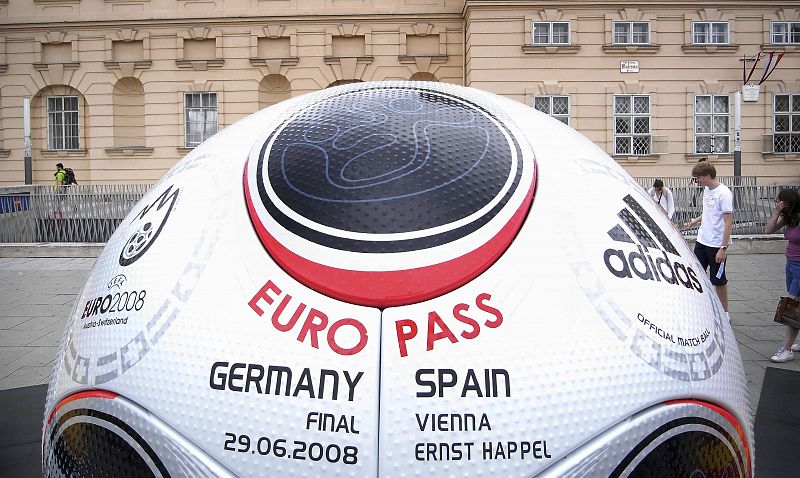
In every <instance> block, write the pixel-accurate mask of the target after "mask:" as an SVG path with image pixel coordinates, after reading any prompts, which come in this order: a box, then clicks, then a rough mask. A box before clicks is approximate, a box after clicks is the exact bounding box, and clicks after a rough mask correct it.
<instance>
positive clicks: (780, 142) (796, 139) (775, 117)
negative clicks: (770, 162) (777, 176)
mask: <svg viewBox="0 0 800 478" xmlns="http://www.w3.org/2000/svg"><path fill="white" fill-rule="evenodd" d="M772 104H773V114H772V133H773V136H772V137H773V145H772V148H773V149H772V150H773V151H775V152H776V153H800V94H796V93H795V94H776V95H775V98H774V101H773V102H772Z"/></svg>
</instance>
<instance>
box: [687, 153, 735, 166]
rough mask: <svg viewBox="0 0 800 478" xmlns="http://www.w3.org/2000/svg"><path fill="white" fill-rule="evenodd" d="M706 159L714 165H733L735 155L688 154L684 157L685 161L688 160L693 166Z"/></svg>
mask: <svg viewBox="0 0 800 478" xmlns="http://www.w3.org/2000/svg"><path fill="white" fill-rule="evenodd" d="M702 158H706V159H708V161H709V162H710V163H712V164H714V163H732V162H733V153H732V152H731V153H722V154H709V153H686V154H684V155H683V159H685V160H686V162H687V163H690V164H693V163H696V162H698V161H700V159H702Z"/></svg>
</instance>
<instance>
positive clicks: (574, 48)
mask: <svg viewBox="0 0 800 478" xmlns="http://www.w3.org/2000/svg"><path fill="white" fill-rule="evenodd" d="M580 49H581V46H580V45H522V53H526V54H529V55H530V54H536V53H578V50H580Z"/></svg>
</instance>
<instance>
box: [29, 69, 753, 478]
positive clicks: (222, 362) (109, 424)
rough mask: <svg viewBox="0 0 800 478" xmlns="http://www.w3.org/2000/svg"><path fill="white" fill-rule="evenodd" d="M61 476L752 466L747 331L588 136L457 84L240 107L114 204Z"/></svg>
mask: <svg viewBox="0 0 800 478" xmlns="http://www.w3.org/2000/svg"><path fill="white" fill-rule="evenodd" d="M43 438H44V444H43V467H44V472H45V475H46V476H49V477H59V476H157V477H168V476H170V477H176V476H188V477H199V476H239V477H263V476H293V477H295V476H306V477H316V476H351V477H367V476H382V477H407V476H437V477H438V476H492V477H494V476H511V477H529V476H537V477H561V476H575V477H581V476H591V477H605V476H609V477H627V476H630V477H673V476H685V477H750V476H752V473H753V446H752V443H753V427H752V418H751V415H750V408H749V400H748V390H747V386H746V381H745V375H744V371H743V367H742V362H741V358H740V356H739V352H738V349H737V347H736V341H735V339H734V335H733V332H732V330H731V327H730V325H729V324H728V321H727V319H726V317H725V314H724V313H723V310H722V308H721V305H720V302H719V300H718V298H717V297H716V295H715V293H714V288H713V287H712V285H711V284H710V282H709V281H708V279H707V277H706V275H705V274H704V273H703V271H702V270H701V269H700V266H699V264H698V263H697V262H696V260H695V258H694V256H693V254H692V252H691V250H690V249H689V248H688V247H687V245H686V243H685V242H684V240H683V239H682V237H681V236H680V234H679V233H678V232H677V231H676V230H675V229H674V228H673V227H672V225H671V224H670V222H669V220H668V219H667V218H666V217H665V216H664V215H663V214H662V213H661V212H660V211H659V209H658V207H657V206H656V205H655V204H654V203H652V202H651V200H650V198H649V197H648V196H647V194H646V193H645V192H644V191H643V190H642V189H641V188H640V187H639V186H638V185H637V184H636V182H635V181H634V180H633V179H631V177H630V176H628V174H626V173H625V172H624V171H623V169H622V168H620V167H619V166H618V165H617V164H616V163H615V162H614V161H613V160H612V159H611V158H609V157H608V156H607V155H606V154H605V153H603V152H602V151H601V150H600V149H598V148H597V147H596V146H595V145H594V144H593V143H592V142H590V141H589V140H587V139H586V138H584V137H583V136H581V135H580V134H578V133H576V132H575V131H574V130H572V129H571V128H569V127H567V126H565V125H563V124H561V123H559V122H558V121H556V120H554V119H552V118H550V117H548V116H545V115H543V114H540V113H538V112H536V111H534V110H532V109H531V108H529V107H527V106H524V105H522V104H520V103H518V102H516V101H512V100H509V99H505V98H502V97H499V96H495V95H492V94H488V93H485V92H482V91H479V90H475V89H471V88H465V87H460V86H454V85H445V84H437V83H415V82H386V83H361V84H353V85H346V86H341V87H336V88H330V89H327V90H324V91H320V92H317V93H312V94H307V95H304V96H301V97H298V98H294V99H292V100H289V101H285V102H283V103H280V104H278V105H275V106H272V107H270V108H267V109H265V110H263V111H260V112H258V113H255V114H253V115H251V116H249V117H247V118H245V119H243V120H241V121H239V122H237V123H236V124H234V125H232V126H230V127H228V128H226V129H225V130H224V131H222V132H220V133H219V134H217V135H216V136H214V137H213V138H211V139H210V140H208V141H206V142H205V143H204V144H202V145H201V146H199V147H198V148H196V149H195V150H193V151H192V152H191V153H190V154H189V155H187V156H186V157H185V158H184V159H183V160H182V161H180V162H179V163H178V164H177V165H176V166H175V167H173V168H172V169H171V170H170V171H169V172H168V173H167V174H166V175H165V176H164V177H163V178H162V179H161V180H160V181H159V182H158V183H157V184H155V185H154V186H153V187H152V189H151V190H150V191H149V192H148V193H147V194H146V196H145V197H144V199H142V200H141V201H140V202H139V204H137V205H136V206H135V207H134V208H133V210H132V211H131V212H130V214H129V215H128V217H127V218H126V219H125V220H124V222H122V224H121V225H120V226H119V228H118V230H117V231H116V233H115V234H114V236H113V237H112V238H111V239H110V240H109V242H108V244H107V246H106V247H105V250H104V251H103V253H102V254H101V255H100V256H99V257H98V259H97V262H96V265H95V267H94V269H93V271H92V272H91V274H90V276H89V278H88V280H87V282H86V285H85V286H84V287H83V289H82V291H81V293H80V296H79V299H78V301H77V304H76V306H75V309H74V310H73V312H72V315H71V319H70V322H69V325H68V327H67V330H66V335H65V337H64V340H63V343H62V346H61V350H60V352H59V355H58V358H57V360H56V367H55V373H54V376H53V379H52V382H51V384H50V388H49V392H48V397H47V405H46V411H45V419H44V432H43Z"/></svg>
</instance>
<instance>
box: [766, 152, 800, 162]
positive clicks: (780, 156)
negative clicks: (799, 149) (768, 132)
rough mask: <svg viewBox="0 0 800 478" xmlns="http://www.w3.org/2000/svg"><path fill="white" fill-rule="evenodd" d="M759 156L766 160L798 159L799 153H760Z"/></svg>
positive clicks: (799, 157) (799, 158)
mask: <svg viewBox="0 0 800 478" xmlns="http://www.w3.org/2000/svg"><path fill="white" fill-rule="evenodd" d="M761 156H762V157H763V158H764V161H767V162H777V161H798V160H800V153H761Z"/></svg>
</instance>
